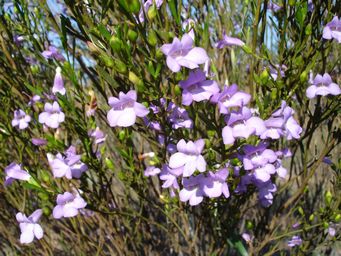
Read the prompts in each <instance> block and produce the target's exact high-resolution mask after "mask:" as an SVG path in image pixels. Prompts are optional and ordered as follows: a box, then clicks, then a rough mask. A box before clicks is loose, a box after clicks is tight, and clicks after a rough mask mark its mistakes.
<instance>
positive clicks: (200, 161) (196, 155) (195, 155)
mask: <svg viewBox="0 0 341 256" xmlns="http://www.w3.org/2000/svg"><path fill="white" fill-rule="evenodd" d="M176 146H177V150H178V152H177V153H175V154H173V155H172V156H171V157H170V159H169V167H170V168H172V169H177V168H180V167H183V168H184V170H183V177H189V176H191V175H192V174H193V173H194V172H195V170H198V171H200V172H204V171H206V161H205V159H204V158H203V156H202V155H201V152H202V150H203V149H204V146H205V142H204V140H203V139H200V140H197V141H195V142H193V141H189V142H187V143H186V142H185V140H183V139H182V140H180V141H179V142H178V144H177V145H176Z"/></svg>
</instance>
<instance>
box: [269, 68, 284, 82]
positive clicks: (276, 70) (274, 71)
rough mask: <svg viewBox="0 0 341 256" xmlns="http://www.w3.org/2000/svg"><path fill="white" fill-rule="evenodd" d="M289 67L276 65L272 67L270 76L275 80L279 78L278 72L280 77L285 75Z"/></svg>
mask: <svg viewBox="0 0 341 256" xmlns="http://www.w3.org/2000/svg"><path fill="white" fill-rule="evenodd" d="M287 69H288V67H287V66H286V65H275V67H272V66H271V67H270V76H271V77H272V79H273V80H275V81H276V80H277V78H278V74H279V75H280V77H285V71H286V70H287Z"/></svg>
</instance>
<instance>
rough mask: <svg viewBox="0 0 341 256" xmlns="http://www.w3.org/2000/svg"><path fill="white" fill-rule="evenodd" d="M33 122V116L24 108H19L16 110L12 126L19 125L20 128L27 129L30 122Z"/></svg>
mask: <svg viewBox="0 0 341 256" xmlns="http://www.w3.org/2000/svg"><path fill="white" fill-rule="evenodd" d="M29 122H31V116H30V115H27V114H26V113H25V112H24V111H23V110H21V109H18V110H15V111H14V119H13V120H12V126H13V127H15V126H18V127H19V129H20V130H23V129H26V128H27V127H28V123H29Z"/></svg>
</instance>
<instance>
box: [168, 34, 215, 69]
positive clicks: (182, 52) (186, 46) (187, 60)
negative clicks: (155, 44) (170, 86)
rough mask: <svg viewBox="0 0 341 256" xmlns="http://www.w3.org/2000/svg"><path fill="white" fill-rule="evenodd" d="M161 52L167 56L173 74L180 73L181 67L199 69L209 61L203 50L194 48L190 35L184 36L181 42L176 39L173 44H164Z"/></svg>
mask: <svg viewBox="0 0 341 256" xmlns="http://www.w3.org/2000/svg"><path fill="white" fill-rule="evenodd" d="M161 51H162V52H163V53H164V54H165V55H167V66H168V67H169V69H170V70H172V71H173V72H179V71H180V68H181V66H183V67H186V68H189V69H194V68H198V67H199V64H204V63H205V61H207V60H208V59H209V58H208V56H207V53H206V51H205V50H204V49H203V48H200V47H194V48H193V39H192V37H191V36H190V35H188V34H184V35H183V36H182V39H181V41H180V40H179V39H178V38H177V37H175V38H174V39H173V42H172V43H171V44H164V45H163V46H162V47H161Z"/></svg>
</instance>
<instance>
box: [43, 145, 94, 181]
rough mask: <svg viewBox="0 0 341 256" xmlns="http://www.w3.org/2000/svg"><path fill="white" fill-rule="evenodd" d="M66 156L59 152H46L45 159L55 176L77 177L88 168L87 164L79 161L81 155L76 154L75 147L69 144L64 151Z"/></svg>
mask: <svg viewBox="0 0 341 256" xmlns="http://www.w3.org/2000/svg"><path fill="white" fill-rule="evenodd" d="M65 155H66V157H64V156H63V155H62V154H61V153H58V154H57V155H56V156H54V155H52V154H50V153H48V154H47V159H48V161H49V165H50V167H51V169H52V172H53V176H54V177H55V178H61V177H64V176H65V177H66V178H67V179H72V178H77V179H79V178H80V177H81V175H82V173H83V172H85V171H86V170H87V169H88V166H87V165H86V164H84V163H83V162H81V161H80V159H81V156H80V155H77V154H76V148H75V147H74V146H70V147H69V148H68V149H67V150H66V151H65Z"/></svg>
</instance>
